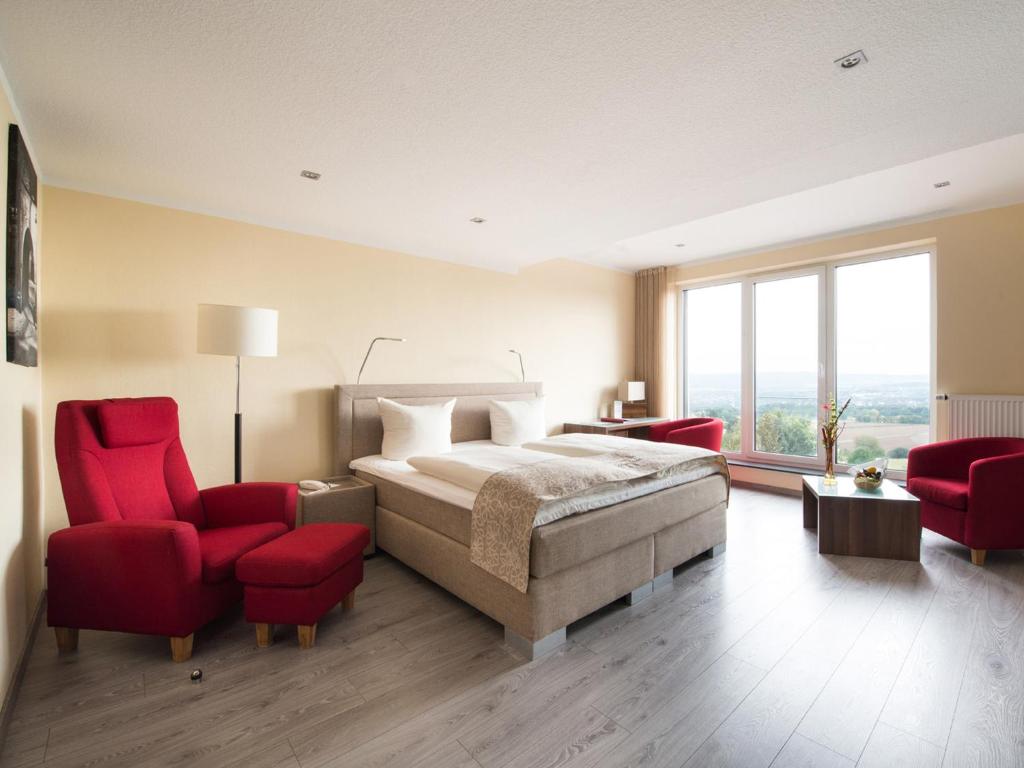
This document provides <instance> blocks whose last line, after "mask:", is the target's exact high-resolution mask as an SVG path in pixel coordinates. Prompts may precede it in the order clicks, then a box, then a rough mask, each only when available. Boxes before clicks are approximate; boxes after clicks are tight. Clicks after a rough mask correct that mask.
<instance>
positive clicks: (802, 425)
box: [755, 409, 817, 456]
mask: <svg viewBox="0 0 1024 768" xmlns="http://www.w3.org/2000/svg"><path fill="white" fill-rule="evenodd" d="M755 435H756V438H757V440H756V443H757V444H756V446H755V448H756V450H758V451H765V452H767V453H782V454H789V455H790V456H813V455H814V454H815V452H816V442H817V441H816V435H815V432H814V424H813V423H812V422H811V420H810V419H808V418H805V417H803V416H797V415H796V414H792V413H785V412H783V411H781V410H777V409H776V410H771V411H767V412H765V413H762V414H761V415H760V416H759V417H758V419H757V430H756V433H755Z"/></svg>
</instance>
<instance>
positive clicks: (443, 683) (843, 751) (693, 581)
mask: <svg viewBox="0 0 1024 768" xmlns="http://www.w3.org/2000/svg"><path fill="white" fill-rule="evenodd" d="M922 560H923V562H922V563H921V564H920V565H919V564H917V563H908V562H896V561H889V560H871V559H858V558H845V557H832V556H819V555H818V554H817V549H816V540H815V538H814V534H813V532H808V531H805V530H804V529H803V527H802V525H801V507H800V502H799V500H798V499H794V498H789V497H783V496H775V495H770V494H765V493H758V492H754V491H750V490H741V489H737V490H734V492H733V498H732V507H731V509H730V512H729V548H728V552H727V553H726V555H725V556H724V557H721V558H717V559H715V560H708V559H703V558H700V559H698V560H696V561H693V562H692V563H689V564H688V565H686V566H684V567H682V568H679V569H677V571H676V575H675V579H674V583H673V585H672V587H666V588H665V589H663V590H661V591H659V592H656V593H655V595H654V596H653V597H651V598H649V599H648V600H646V601H644V602H642V603H639V604H638V605H635V606H632V607H627V606H625V605H623V604H621V603H618V604H615V605H612V606H609V607H607V608H605V609H603V610H602V611H600V612H598V613H597V614H595V615H593V616H591V617H589V618H587V619H585V620H583V621H581V622H579V623H577V624H575V625H573V626H572V627H570V629H569V643H568V645H567V646H566V647H564V649H562V650H561V651H559V652H557V653H555V654H553V655H551V656H548V657H546V658H543V659H539V660H538V661H535V662H533V663H530V664H527V663H525V662H524V661H522V660H521V659H519V658H517V657H515V656H514V655H512V654H511V653H510V652H509V651H508V650H506V648H505V647H504V646H503V645H502V631H501V627H499V626H498V625H497V624H495V623H494V622H492V621H490V620H489V619H487V618H485V617H483V616H481V615H480V614H478V613H477V612H476V611H474V610H473V609H471V608H469V607H468V606H466V605H464V604H463V603H461V602H459V601H458V600H456V599H455V598H453V597H451V596H450V595H448V594H447V593H445V592H444V591H442V590H441V589H439V588H437V587H435V586H433V585H432V584H430V583H429V582H426V581H425V580H423V579H422V578H420V577H419V576H417V575H416V574H415V573H413V572H411V571H409V570H408V569H406V568H404V567H403V566H401V565H399V564H398V563H397V562H395V561H394V560H391V559H389V558H388V557H386V556H378V557H376V558H374V559H372V560H370V561H367V574H366V581H365V583H364V584H363V586H362V587H360V590H359V593H358V594H359V597H358V601H357V605H356V608H355V610H354V611H352V612H351V613H346V614H342V613H341V612H340V610H335V611H333V612H332V613H331V614H330V615H329V616H328V617H327V618H326V619H325V620H324V622H322V624H321V626H320V629H319V631H318V633H317V646H316V648H315V649H313V650H310V651H302V652H300V651H299V650H298V647H297V642H296V638H295V634H294V629H293V628H290V627H286V628H281V627H279V628H278V630H277V636H276V642H275V644H274V645H273V646H272V647H271V648H269V649H265V650H259V649H257V648H256V643H255V633H254V631H253V630H252V628H251V627H249V626H248V625H246V624H245V623H244V621H243V620H242V618H241V616H240V614H237V613H236V614H234V615H232V616H230V617H227V618H226V619H224V620H222V621H220V622H218V623H216V624H214V625H212V626H210V627H208V628H206V630H204V631H203V632H202V633H200V634H199V635H198V636H197V638H196V650H195V656H194V658H193V663H192V664H186V665H175V664H172V663H171V662H170V661H169V659H168V649H167V643H166V641H164V640H161V639H159V638H147V637H132V636H121V635H115V634H109V633H95V632H82V635H81V644H80V650H79V652H78V654H77V655H74V656H68V657H58V655H57V653H56V649H55V644H54V640H53V637H52V633H51V632H49V631H47V630H45V629H44V630H43V631H41V632H40V635H39V638H38V640H37V642H36V647H35V648H34V649H33V651H32V654H31V657H30V661H29V665H28V670H27V673H26V676H25V680H24V685H23V687H22V689H21V692H20V695H19V697H18V701H17V705H16V707H15V710H14V713H13V720H12V723H11V728H10V733H9V737H8V740H7V743H6V745H5V748H4V752H3V755H2V760H0V763H2V765H4V766H33V765H47V766H86V765H87V766H114V765H117V766H121V765H131V766H138V765H180V766H249V767H257V768H258V767H259V766H277V767H278V768H286V767H287V768H316V767H319V766H339V767H340V766H358V767H360V768H362V767H364V766H384V765H388V766H424V767H425V766H444V767H445V768H448V767H450V768H480V767H481V766H482V767H483V768H501V766H522V767H523V768H541V767H542V766H555V765H558V766H571V767H572V768H576V767H578V766H601V768H616V767H619V766H672V767H673V768H675V767H678V766H684V765H685V766H687V767H688V768H690V767H692V766H718V765H732V766H743V767H744V768H757V767H758V766H776V768H782V767H783V766H787V767H788V766H824V767H826V768H827V767H828V766H853V765H855V764H857V765H862V766H881V765H899V766H939V765H945V766H961V765H975V766H986V767H988V766H1021V765H1024V554H1022V553H1020V552H1012V553H1010V552H993V553H990V556H989V562H988V563H987V564H986V566H985V567H984V568H983V569H981V568H976V567H974V566H972V565H971V564H970V563H969V561H968V556H967V550H965V549H964V548H962V547H959V546H956V545H954V544H953V543H952V542H948V541H946V540H944V539H941V538H940V537H938V536H934V535H931V534H928V533H926V534H925V540H924V546H923V547H922ZM193 667H201V668H202V670H203V672H204V682H202V683H201V684H193V683H191V682H189V679H188V678H189V672H190V671H191V670H192V668H193Z"/></svg>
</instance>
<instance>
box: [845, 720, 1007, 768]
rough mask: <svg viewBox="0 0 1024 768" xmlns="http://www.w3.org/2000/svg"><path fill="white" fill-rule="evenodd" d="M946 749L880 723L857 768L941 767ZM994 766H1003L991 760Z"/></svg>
mask: <svg viewBox="0 0 1024 768" xmlns="http://www.w3.org/2000/svg"><path fill="white" fill-rule="evenodd" d="M940 765H942V748H941V747H937V746H935V745H934V744H931V743H930V742H927V741H925V740H924V739H919V738H918V737H917V736H914V735H913V734H910V733H905V732H904V731H900V730H898V729H896V728H893V727H892V726H890V725H886V724H885V723H882V722H879V723H878V725H877V726H876V727H875V730H874V731H873V732H872V734H871V738H870V739H869V740H868V745H867V747H865V749H864V754H863V755H861V758H860V760H859V761H858V762H857V768H939V766H940ZM989 765H992V766H993V768H995V766H998V765H1000V764H999V763H991V764H989Z"/></svg>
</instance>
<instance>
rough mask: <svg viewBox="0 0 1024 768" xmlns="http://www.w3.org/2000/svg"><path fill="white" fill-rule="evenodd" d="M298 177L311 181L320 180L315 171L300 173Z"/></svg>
mask: <svg viewBox="0 0 1024 768" xmlns="http://www.w3.org/2000/svg"><path fill="white" fill-rule="evenodd" d="M299 176H301V177H302V178H304V179H312V180H313V181H316V180H318V179H319V178H320V174H319V173H317V172H316V171H302V172H301V173H300V174H299Z"/></svg>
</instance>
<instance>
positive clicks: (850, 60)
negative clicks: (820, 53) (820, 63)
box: [833, 51, 868, 69]
mask: <svg viewBox="0 0 1024 768" xmlns="http://www.w3.org/2000/svg"><path fill="white" fill-rule="evenodd" d="M867 60H868V57H867V54H866V53H864V51H854V52H853V53H848V54H846V55H845V56H840V57H839V58H838V59H836V60H835V61H834V62H833V64H835V65H836V66H837V67H839V68H840V69H853V68H854V67H856V66H857V65H858V64H860V63H861V62H865V61H867Z"/></svg>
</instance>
